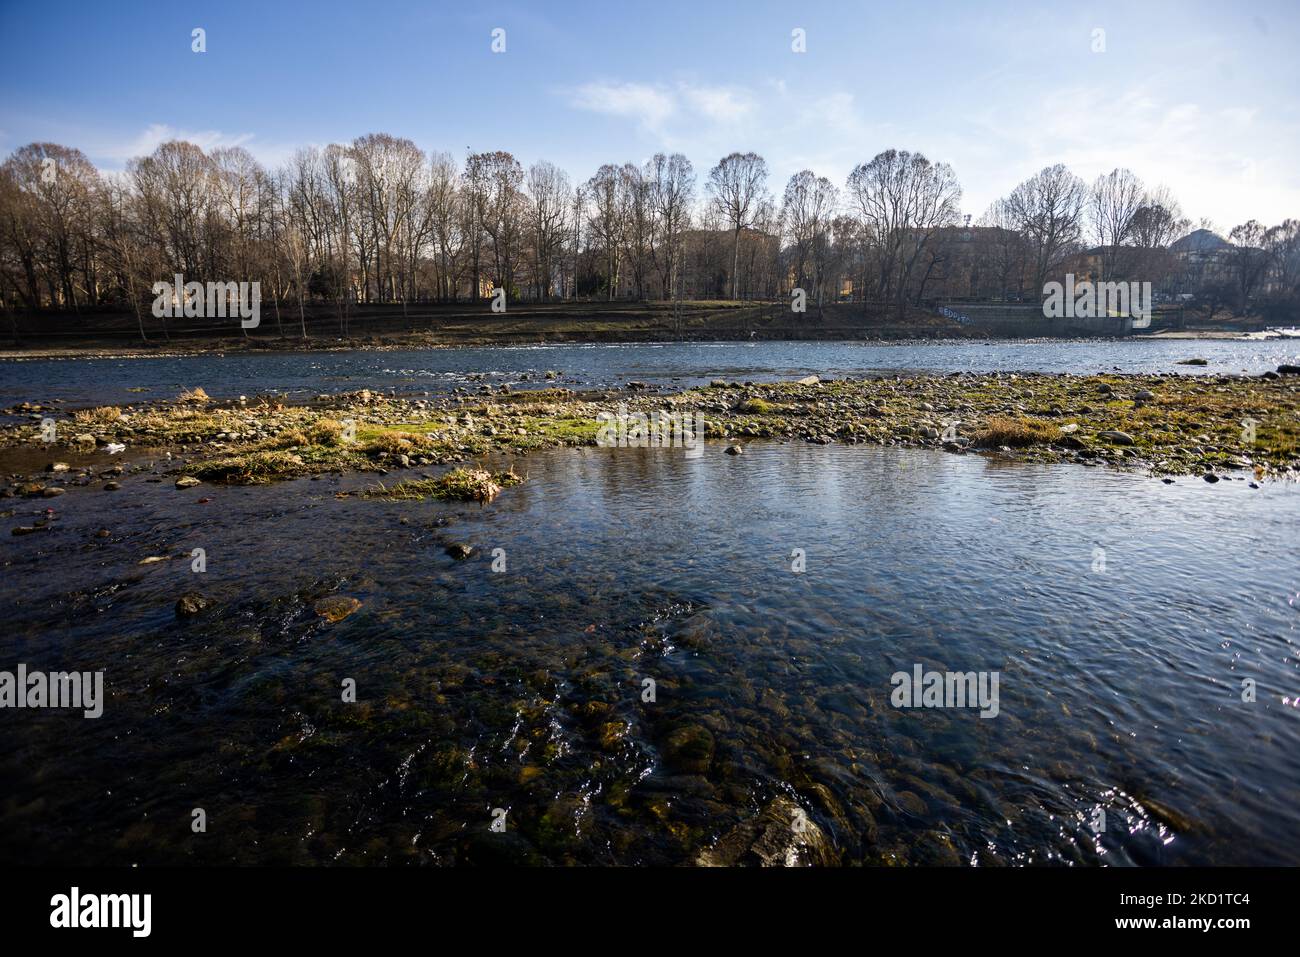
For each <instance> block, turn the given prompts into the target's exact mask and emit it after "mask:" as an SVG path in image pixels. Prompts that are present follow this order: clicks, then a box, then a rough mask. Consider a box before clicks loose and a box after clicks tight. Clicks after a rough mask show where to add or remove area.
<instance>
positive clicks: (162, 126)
mask: <svg viewBox="0 0 1300 957" xmlns="http://www.w3.org/2000/svg"><path fill="white" fill-rule="evenodd" d="M169 140H186V141H188V142H190V143H193V144H194V145H195V146H198V147H199V148H200V149H202V150H203V151H204V152H207V151H209V150H214V149H218V148H219V147H223V146H248V145H249V144H250V143H251V142H252V140H253V134H252V133H235V134H232V133H223V132H221V131H220V130H184V129H177V128H176V127H174V126H169V125H168V124H166V123H151V124H150V125H149V126H147V127H146V128H145V129H144V130H142V131H141V132H140V133H139V134H137V135H136V136H135V137H133V138H132V139H129V140H119V141H116V142H110V143H106V144H104V145H103V146H102V147H100V150H99V154H100V155H101V156H104V157H105V158H107V159H112V160H116V161H118V162H123V163H124V162H126V161H127V160H129V159H131V158H132V157H136V156H148V155H149V154H150V153H152V152H153V151H154V150H156V149H157V148H158V147H159V146H161V145H162V144H163V143H166V142H168V141H169Z"/></svg>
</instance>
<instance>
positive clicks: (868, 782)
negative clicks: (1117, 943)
mask: <svg viewBox="0 0 1300 957" xmlns="http://www.w3.org/2000/svg"><path fill="white" fill-rule="evenodd" d="M1186 348H1187V350H1189V351H1200V352H1204V351H1205V350H1204V349H1203V348H1200V349H1198V347H1197V346H1195V345H1188V346H1187V347H1186ZM537 361H538V364H541V363H542V362H543V361H546V360H537ZM819 371H823V372H824V371H825V370H824V369H823V370H819ZM516 465H517V468H518V469H519V471H520V472H521V473H525V474H526V475H527V477H528V481H527V482H526V483H525V484H523V485H521V486H519V487H516V488H512V489H508V490H506V491H505V492H504V493H503V494H502V495H501V497H500V498H499V499H498V500H497V501H496V502H495V503H494V504H492V505H490V506H487V507H484V508H480V507H478V506H460V505H448V504H442V503H436V502H426V503H419V502H403V503H388V502H383V501H368V500H360V499H357V498H339V497H336V493H337V492H339V491H341V490H345V489H348V488H353V487H356V486H358V485H361V484H366V483H368V482H370V481H373V479H370V478H364V477H349V478H339V477H333V476H330V477H322V478H320V479H319V480H316V481H311V480H301V481H294V482H289V483H284V484H280V485H275V486H271V487H260V488H223V487H212V486H206V485H205V486H203V487H201V488H200V489H195V490H190V491H188V492H180V491H177V490H175V489H174V488H172V485H171V482H170V481H166V482H164V483H162V484H155V483H150V482H147V481H146V480H145V478H144V477H143V476H128V477H127V478H125V479H124V480H123V488H122V490H121V491H119V492H115V493H106V492H103V491H102V490H99V489H98V488H88V489H77V488H73V489H71V490H70V491H69V492H68V494H66V495H65V496H63V497H61V498H59V499H57V500H53V501H52V502H49V501H41V502H40V503H39V505H38V504H36V503H35V502H33V501H29V500H17V501H12V500H11V501H10V502H7V503H5V505H6V507H7V508H10V507H12V508H13V509H15V512H14V516H13V518H12V519H11V521H12V522H13V523H17V522H18V521H19V520H29V518H30V517H29V516H27V512H32V511H37V510H41V509H43V508H45V507H46V506H47V505H53V506H54V507H55V509H56V512H57V518H55V520H54V522H53V524H54V529H53V531H50V532H47V533H43V534H41V535H32V536H25V537H11V536H9V535H7V534H6V535H4V536H3V537H2V538H0V564H2V567H3V579H2V582H0V608H2V609H3V615H4V620H5V627H4V629H3V632H2V634H0V663H2V665H0V666H2V667H4V668H12V667H13V666H14V665H15V664H16V663H18V662H23V663H25V664H26V665H27V666H28V668H30V669H37V668H41V669H45V670H58V669H65V668H66V669H77V670H97V669H103V670H104V672H105V681H106V687H107V691H108V700H107V703H106V705H105V709H104V714H103V716H102V717H101V718H98V719H85V718H82V717H81V716H80V715H79V714H73V713H70V712H67V711H30V710H27V711H8V712H5V713H3V715H0V720H3V721H4V733H3V735H0V779H2V780H4V782H5V787H4V789H3V796H2V797H0V821H2V822H3V826H2V827H0V859H4V860H7V861H11V862H15V861H22V862H26V863H44V862H64V863H120V864H128V863H140V864H158V863H173V862H205V863H216V862H239V863H331V862H338V863H348V864H352V863H378V862H434V863H456V862H460V863H464V862H476V863H495V862H503V861H519V862H523V861H536V862H541V861H549V862H557V863H585V864H589V863H620V864H632V863H654V864H677V863H687V862H690V861H692V860H694V857H695V855H696V854H697V853H698V852H699V851H700V850H701V849H702V848H705V847H707V846H709V845H710V844H711V843H712V842H713V841H714V840H716V839H717V838H718V836H719V835H721V834H723V833H725V832H726V831H727V830H728V829H729V828H730V827H732V826H734V825H735V824H736V823H737V822H739V821H741V820H744V819H746V818H748V817H750V816H752V815H753V814H754V813H755V812H756V811H757V810H758V809H759V808H761V807H763V806H764V805H765V804H766V803H767V802H768V801H769V800H770V799H771V798H773V797H774V796H776V795H781V794H785V795H788V796H790V797H792V798H793V799H795V800H797V801H798V802H799V803H800V804H801V805H802V806H803V807H804V808H806V809H807V813H808V816H809V818H810V819H811V820H813V821H814V822H815V823H817V824H818V826H819V827H821V828H822V829H823V830H824V831H825V832H826V833H827V834H828V835H829V836H830V838H831V840H832V841H833V843H834V845H835V848H836V850H837V852H838V853H839V854H840V855H841V856H842V859H843V860H844V861H846V862H852V861H863V862H868V863H910V864H918V863H962V864H978V865H994V864H1031V863H1042V862H1049V863H1051V862H1061V863H1077V864H1098V863H1110V864H1118V865H1123V864H1158V863H1166V864H1172V863H1213V864H1270V863H1284V864H1300V709H1297V707H1296V700H1297V697H1300V655H1298V653H1297V638H1298V630H1297V626H1298V625H1300V575H1298V574H1297V570H1298V569H1300V561H1297V559H1298V558H1300V544H1298V543H1300V489H1298V488H1297V487H1296V486H1295V485H1294V484H1288V483H1265V484H1264V485H1263V487H1262V488H1259V489H1251V488H1250V487H1249V486H1248V483H1247V482H1245V481H1241V480H1236V481H1223V482H1220V483H1219V484H1217V485H1209V484H1206V483H1204V482H1202V481H1200V480H1199V479H1195V480H1193V479H1181V480H1179V481H1177V482H1176V483H1174V484H1172V485H1165V484H1162V483H1161V482H1159V481H1156V480H1152V479H1149V478H1145V477H1142V476H1137V475H1132V474H1122V473H1117V472H1111V471H1105V470H1102V469H1089V468H1084V467H1080V466H1074V465H1066V466H1026V465H1015V464H1008V463H1006V462H1001V461H998V460H996V459H989V458H983V457H979V456H974V455H970V456H956V455H950V454H946V453H930V452H924V451H913V450H897V449H877V448H866V447H841V446H826V447H823V446H812V445H803V444H789V445H783V444H777V443H769V444H764V443H755V444H753V445H751V446H749V448H748V450H747V451H746V453H745V454H744V455H743V456H738V457H731V456H726V455H723V454H722V448H721V446H717V445H713V444H710V445H709V446H708V447H707V449H706V450H705V453H704V455H703V456H701V457H699V458H694V459H692V458H687V457H686V456H685V455H684V454H682V453H681V452H680V450H673V449H658V450H649V449H612V450H611V449H580V450H559V451H554V452H548V453H543V454H538V455H534V456H530V457H528V458H527V459H524V460H520V461H519V462H517V463H516ZM109 495H111V496H112V502H113V508H112V509H107V508H105V503H106V501H107V500H108V496H109ZM202 497H207V498H209V499H210V501H209V502H207V503H206V504H200V503H199V500H200V498H202ZM101 528H105V529H107V531H108V535H107V536H106V537H97V535H96V532H97V530H99V529H101ZM451 542H462V543H465V544H468V545H471V546H472V547H473V548H474V553H473V554H472V556H471V557H470V558H469V559H467V560H464V561H456V560H454V559H453V558H451V557H449V556H448V555H447V554H446V546H447V545H448V544H449V543H451ZM195 548H202V549H204V552H205V554H206V563H207V570H206V572H203V573H201V574H200V573H195V572H193V571H192V570H191V558H190V556H191V554H192V550H193V549H195ZM496 549H501V550H502V551H494V550H496ZM796 550H802V553H803V562H802V565H801V567H802V570H801V571H799V570H795V566H796V565H799V564H800V563H799V562H798V561H797V556H798V553H797V552H796ZM149 556H169V557H168V558H167V560H166V561H161V562H155V563H152V564H148V565H141V564H139V563H140V562H141V560H142V559H144V558H146V557H149ZM494 565H495V568H494ZM191 589H198V590H200V591H202V592H203V593H205V594H207V595H209V596H211V597H212V598H215V599H216V600H217V602H218V604H217V607H215V608H213V609H210V610H209V611H207V612H205V613H204V614H202V615H200V616H198V617H197V618H194V619H190V620H185V621H182V620H178V618H177V617H176V614H175V612H174V610H173V605H174V603H175V601H176V599H177V597H178V596H179V595H180V594H181V593H183V592H185V591H188V590H191ZM331 594H337V595H343V596H350V597H354V598H356V599H358V600H360V602H361V603H362V604H361V607H360V609H359V610H357V611H356V612H355V613H353V614H352V615H351V616H350V617H347V618H345V619H344V620H342V621H339V622H337V623H333V624H331V623H328V622H326V621H324V620H323V619H321V618H319V617H318V616H317V615H315V614H314V613H313V611H312V604H313V602H315V601H316V600H317V599H319V598H321V597H323V596H326V595H331ZM916 665H920V666H922V667H923V668H924V669H925V670H938V671H962V672H965V671H976V672H996V673H997V674H998V678H999V684H998V689H999V702H998V713H997V715H996V716H995V717H987V718H982V717H981V716H980V714H979V712H978V711H977V710H974V709H970V708H937V709H911V710H907V709H901V708H896V707H894V706H893V705H892V704H891V691H892V690H893V687H892V685H891V676H892V675H893V674H894V673H896V672H900V671H904V672H911V671H912V669H913V668H914V666H916ZM347 679H352V680H354V681H355V683H356V697H357V701H356V703H345V702H344V701H342V688H343V685H344V682H345V680H347ZM646 679H651V680H652V681H653V682H654V685H653V688H654V695H653V698H654V700H653V701H647V700H645V698H646V689H647V687H648V686H647V685H646V683H645V682H646ZM1245 679H1251V680H1253V682H1254V683H1255V686H1256V689H1257V696H1256V699H1255V700H1254V701H1253V702H1246V701H1243V694H1242V689H1243V681H1244V680H1245ZM195 808H202V809H204V811H205V812H206V815H207V822H208V827H207V832H206V833H203V834H195V833H193V832H192V830H191V820H192V813H193V810H194V809H195ZM498 811H504V817H503V818H502V819H503V820H504V822H505V824H506V830H505V833H504V834H496V833H492V832H491V831H490V829H489V826H490V824H491V822H492V820H493V815H494V813H495V812H498ZM1098 812H1103V813H1100V814H1099V813H1098Z"/></svg>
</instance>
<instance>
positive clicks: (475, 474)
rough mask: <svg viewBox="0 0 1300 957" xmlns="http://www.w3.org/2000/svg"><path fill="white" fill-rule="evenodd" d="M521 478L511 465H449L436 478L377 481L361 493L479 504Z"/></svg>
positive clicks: (372, 496)
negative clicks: (385, 483) (488, 467)
mask: <svg viewBox="0 0 1300 957" xmlns="http://www.w3.org/2000/svg"><path fill="white" fill-rule="evenodd" d="M521 482H523V479H522V478H521V477H520V476H518V475H516V474H515V471H514V469H510V470H508V471H505V472H496V473H492V472H489V471H487V470H486V469H452V470H451V471H450V472H447V473H446V474H445V475H440V476H439V477H438V478H436V479H420V480H418V481H410V482H400V483H398V484H397V485H394V486H393V487H392V488H385V487H384V486H383V485H379V486H376V487H375V488H372V489H369V490H367V491H366V492H365V493H364V494H365V496H366V498H382V499H388V500H389V501H411V500H418V499H425V498H438V499H443V500H445V501H453V502H478V503H479V504H480V505H486V504H487V503H488V502H490V501H492V500H493V499H494V498H496V497H497V496H498V495H500V494H501V490H502V489H503V488H509V487H510V486H512V485H518V484H520V483H521Z"/></svg>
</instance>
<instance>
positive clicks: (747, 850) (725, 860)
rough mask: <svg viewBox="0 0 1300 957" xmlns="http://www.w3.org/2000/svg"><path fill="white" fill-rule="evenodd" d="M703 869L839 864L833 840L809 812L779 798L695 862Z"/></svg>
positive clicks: (700, 854) (730, 832) (702, 853)
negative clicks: (809, 815) (813, 819)
mask: <svg viewBox="0 0 1300 957" xmlns="http://www.w3.org/2000/svg"><path fill="white" fill-rule="evenodd" d="M695 863H696V864H698V865H699V866H701V867H738V866H749V867H817V866H820V867H825V866H830V865H834V864H836V863H838V860H837V856H836V854H835V849H834V847H833V846H832V845H831V841H830V839H829V838H828V837H827V836H826V832H825V831H823V830H822V829H821V828H820V827H819V826H818V825H817V824H816V823H815V822H814V821H812V820H811V819H810V818H809V817H808V814H807V812H806V811H804V809H803V808H801V807H800V806H799V805H798V804H796V803H795V802H794V801H792V800H790V799H789V798H787V797H778V798H776V799H775V800H773V801H772V802H771V803H769V804H768V805H767V807H765V808H763V810H762V811H760V812H759V814H758V815H757V816H756V817H753V818H751V819H750V820H748V821H744V822H742V823H740V824H738V825H736V826H735V827H734V828H732V829H731V830H730V831H728V832H727V833H726V834H725V835H724V836H723V837H722V839H721V840H719V841H718V843H717V844H715V845H714V846H713V847H711V848H709V849H708V850H705V851H701V852H700V853H699V855H698V856H697V857H696V859H695Z"/></svg>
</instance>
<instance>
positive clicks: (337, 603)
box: [312, 595, 361, 622]
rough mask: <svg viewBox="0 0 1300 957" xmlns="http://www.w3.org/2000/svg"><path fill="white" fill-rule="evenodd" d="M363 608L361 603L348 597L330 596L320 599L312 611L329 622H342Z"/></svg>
mask: <svg viewBox="0 0 1300 957" xmlns="http://www.w3.org/2000/svg"><path fill="white" fill-rule="evenodd" d="M360 607H361V602H359V601H358V600H357V599H355V598H350V597H348V596H346V595H329V596H327V597H325V598H321V599H319V600H318V601H317V602H316V604H315V605H313V606H312V610H313V611H315V612H316V614H318V615H319V616H320V617H322V618H324V619H325V620H326V621H329V622H336V621H342V620H343V619H344V618H346V617H348V615H350V614H352V613H353V612H354V611H356V610H357V609H358V608H360Z"/></svg>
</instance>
